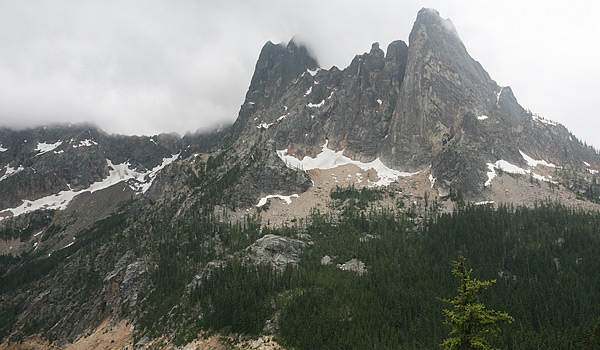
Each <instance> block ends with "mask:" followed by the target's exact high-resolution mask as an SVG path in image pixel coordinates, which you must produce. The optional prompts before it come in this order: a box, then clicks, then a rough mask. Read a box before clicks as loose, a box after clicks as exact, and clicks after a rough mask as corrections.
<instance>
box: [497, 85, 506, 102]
mask: <svg viewBox="0 0 600 350" xmlns="http://www.w3.org/2000/svg"><path fill="white" fill-rule="evenodd" d="M502 90H504V86H501V87H500V91H498V93H497V94H496V107H499V106H500V95H502Z"/></svg>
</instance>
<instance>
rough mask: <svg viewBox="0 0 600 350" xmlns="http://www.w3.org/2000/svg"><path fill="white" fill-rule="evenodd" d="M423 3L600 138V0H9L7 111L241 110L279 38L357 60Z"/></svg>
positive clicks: (1, 68)
mask: <svg viewBox="0 0 600 350" xmlns="http://www.w3.org/2000/svg"><path fill="white" fill-rule="evenodd" d="M422 7H432V8H435V9H437V10H438V11H439V12H440V14H441V16H442V17H444V18H450V19H451V20H452V21H453V23H454V25H455V27H456V29H457V30H458V33H459V35H460V36H461V38H462V40H463V41H464V43H465V45H466V47H467V49H468V50H469V53H470V54H471V55H472V56H473V57H474V58H475V59H476V60H478V61H479V62H481V64H482V65H483V67H484V68H485V69H486V70H487V71H488V72H489V73H490V75H491V77H492V78H493V79H494V80H496V82H497V83H498V84H499V85H503V86H504V85H510V86H511V87H512V88H513V91H514V93H515V95H516V96H517V99H518V100H519V102H520V103H521V104H522V105H523V106H524V107H525V108H529V109H531V110H532V111H533V112H536V113H539V114H540V115H541V116H542V117H545V118H546V119H551V120H555V121H558V122H560V123H562V124H564V125H565V126H567V127H568V128H569V129H570V130H571V131H572V132H574V133H575V134H576V135H577V136H578V137H579V138H581V139H583V140H585V141H587V142H588V143H591V144H594V145H595V146H597V147H600V118H599V116H600V115H599V114H598V112H597V105H598V101H597V98H598V97H599V95H600V94H599V92H600V89H599V88H598V82H599V81H600V64H599V62H600V20H598V15H599V14H600V2H597V1H577V0H572V1H569V2H566V1H565V2H563V1H541V0H540V1H537V0H535V1H529V0H528V1H523V0H519V1H517V0H502V1H498V0H494V1H487V0H461V1H449V0H438V1H416V0H415V1H410V0H408V1H407V0H394V1H392V0H389V1H386V0H370V1H365V0H362V1H354V0H339V1H338V0H333V1H322V0H321V1H318V0H307V1H285V0H262V1H259V0H256V1H249V0H236V1H234V0H220V1H208V0H170V1H166V0H165V1H158V0H139V1H136V0H126V1H123V0H121V1H117V0H102V1H100V0H98V1H88V0H77V1H75V0H73V1H67V0H54V1H43V0H39V1H38V0H22V1H17V0H14V1H13V0H0V47H1V49H0V125H3V126H13V127H22V126H34V125H39V124H47V123H50V122H81V121H92V122H95V123H96V124H97V125H99V126H100V127H101V128H103V129H104V130H106V131H108V132H117V133H125V134H155V133H159V132H170V131H176V132H178V133H180V134H183V133H185V132H186V131H194V130H196V129H206V128H208V127H212V126H215V125H217V124H220V123H231V122H233V120H235V118H236V116H237V113H238V109H239V106H240V104H241V103H242V102H243V98H244V95H245V93H246V89H247V88H248V85H249V83H250V78H251V77H252V73H253V70H254V65H255V63H256V59H257V58H258V54H259V52H260V49H261V47H262V46H263V44H264V43H265V42H266V41H268V40H271V41H273V42H284V41H285V42H287V41H288V40H289V39H290V38H291V37H292V36H296V37H297V38H298V39H300V40H302V41H304V42H305V43H306V44H307V45H308V46H309V48H310V49H311V51H312V52H313V53H314V55H315V56H316V58H317V59H318V61H319V62H320V65H321V67H323V68H330V67H331V66H332V65H336V66H338V67H339V68H345V67H346V66H347V65H348V64H349V63H350V61H351V60H352V58H353V57H354V55H356V54H361V53H363V52H365V51H368V50H369V49H370V47H371V44H372V43H373V42H375V41H378V42H380V43H381V46H382V48H383V49H385V48H386V47H387V44H389V43H390V42H391V41H393V40H396V39H402V40H405V41H407V40H408V34H409V32H410V30H411V28H412V25H413V22H414V20H415V17H416V14H417V12H418V10H419V9H420V8H422Z"/></svg>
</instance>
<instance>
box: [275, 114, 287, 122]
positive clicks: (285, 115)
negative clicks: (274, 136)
mask: <svg viewBox="0 0 600 350" xmlns="http://www.w3.org/2000/svg"><path fill="white" fill-rule="evenodd" d="M287 116H288V115H287V114H284V115H282V116H281V117H279V118H277V121H278V122H280V121H282V120H284V119H285V117H287Z"/></svg>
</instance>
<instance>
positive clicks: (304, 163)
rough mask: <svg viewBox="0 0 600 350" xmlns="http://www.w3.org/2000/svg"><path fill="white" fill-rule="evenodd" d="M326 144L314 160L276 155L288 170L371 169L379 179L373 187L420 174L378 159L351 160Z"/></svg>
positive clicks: (280, 151)
mask: <svg viewBox="0 0 600 350" xmlns="http://www.w3.org/2000/svg"><path fill="white" fill-rule="evenodd" d="M328 143H329V140H326V141H325V144H324V145H323V148H322V150H321V153H319V154H318V155H317V156H316V157H315V158H312V157H304V158H303V159H302V160H300V159H298V158H296V157H294V156H292V155H288V154H287V152H288V150H287V149H284V150H278V151H277V155H278V156H279V158H281V159H282V160H283V161H284V162H285V163H286V165H287V166H288V167H289V168H297V169H302V170H312V169H321V170H326V169H333V168H337V167H338V166H342V165H346V164H353V165H356V166H357V167H359V168H361V169H362V170H365V171H367V170H369V169H373V170H375V171H376V172H377V176H378V177H379V181H377V182H374V183H372V185H373V186H388V185H389V184H391V183H392V182H394V181H396V180H397V179H398V177H401V176H403V177H405V176H413V175H416V174H418V173H420V171H418V172H416V173H407V172H402V171H398V170H394V169H391V168H388V167H387V166H386V165H385V164H383V162H382V161H381V160H380V159H379V158H377V159H375V160H374V161H372V162H369V163H363V162H361V161H357V160H353V159H350V158H348V157H346V156H345V155H344V150H341V151H339V152H336V151H334V150H332V149H329V147H327V145H328Z"/></svg>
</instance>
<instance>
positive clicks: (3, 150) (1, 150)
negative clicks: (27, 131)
mask: <svg viewBox="0 0 600 350" xmlns="http://www.w3.org/2000/svg"><path fill="white" fill-rule="evenodd" d="M6 151H8V148H4V147H2V144H1V143H0V152H6Z"/></svg>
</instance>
